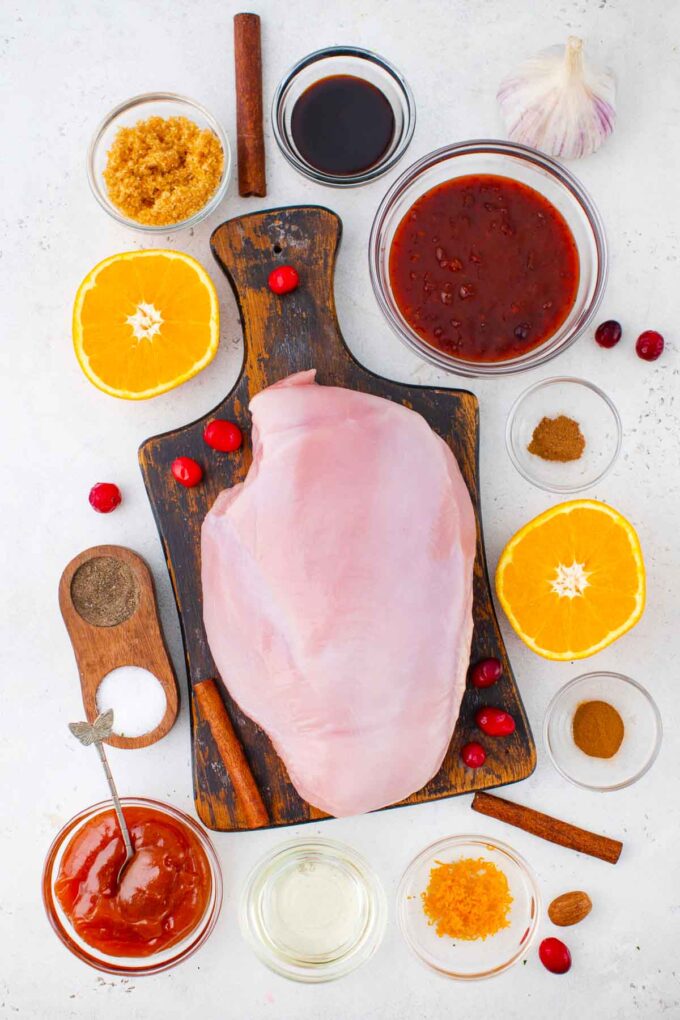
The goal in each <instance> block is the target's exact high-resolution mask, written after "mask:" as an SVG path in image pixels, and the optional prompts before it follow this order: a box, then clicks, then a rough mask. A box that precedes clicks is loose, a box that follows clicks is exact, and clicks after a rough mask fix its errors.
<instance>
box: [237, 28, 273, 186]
mask: <svg viewBox="0 0 680 1020" xmlns="http://www.w3.org/2000/svg"><path fill="white" fill-rule="evenodd" d="M234 61H235V65H236V141H237V151H238V193H239V195H242V196H244V197H247V196H248V195H257V196H258V197H259V198H262V197H264V196H265V195H266V194H267V180H266V177H265V167H264V133H263V129H262V48H261V44H260V18H259V16H258V15H257V14H235V15H234Z"/></svg>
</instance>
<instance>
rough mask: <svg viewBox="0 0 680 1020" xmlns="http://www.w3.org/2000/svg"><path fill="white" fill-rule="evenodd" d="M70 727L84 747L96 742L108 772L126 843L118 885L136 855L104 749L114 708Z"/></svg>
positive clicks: (111, 726)
mask: <svg viewBox="0 0 680 1020" xmlns="http://www.w3.org/2000/svg"><path fill="white" fill-rule="evenodd" d="M68 728H69V729H70V731H71V733H72V734H73V736H74V737H76V739H77V740H79V741H80V743H81V744H82V745H83V746H84V747H89V746H90V744H94V746H95V747H96V748H97V754H98V755H99V758H100V760H101V763H102V765H103V766H104V772H105V773H106V779H107V782H108V784H109V789H110V791H111V797H112V798H113V806H114V809H115V812H116V818H117V819H118V825H119V826H120V831H121V835H122V837H123V843H124V844H125V860H124V861H123V863H122V864H121V866H120V870H119V872H118V878H117V880H116V882H117V885H120V882H121V879H122V877H123V872H124V871H125V869H126V868H127V866H128V864H129V863H130V861H131V860H132V858H133V857H134V855H135V851H134V847H133V846H132V840H131V839H130V830H129V829H128V827H127V822H126V821H125V815H124V814H123V809H122V807H121V805H120V799H119V797H118V791H117V789H116V784H115V783H114V781H113V775H112V774H111V769H110V767H109V763H108V760H107V758H106V752H105V751H104V747H103V741H104V740H106V738H107V737H110V736H111V733H112V732H113V709H112V708H109V709H108V711H106V712H102V713H101V714H100V715H98V716H97V718H96V719H95V721H94V722H93V723H89V722H75V723H69V724H68Z"/></svg>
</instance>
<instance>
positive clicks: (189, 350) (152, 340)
mask: <svg viewBox="0 0 680 1020" xmlns="http://www.w3.org/2000/svg"><path fill="white" fill-rule="evenodd" d="M219 339H220V322H219V302H218V300H217V293H216V291H215V287H214V285H213V282H212V280H211V279H210V277H209V276H208V274H207V273H206V271H205V269H204V268H203V266H202V265H201V264H200V263H199V262H197V261H196V259H194V258H191V256H190V255H185V254H184V253H183V252H178V251H166V250H163V249H153V248H152V249H148V250H146V251H133V252H123V253H122V254H120V255H112V256H111V257H110V258H108V259H104V261H103V262H100V263H99V264H98V265H96V266H95V267H94V269H92V270H91V272H90V273H88V275H87V276H86V277H85V279H84V280H83V282H82V283H81V285H80V287H79V288H78V293H77V294H76V300H75V304H74V307H73V344H74V347H75V352H76V357H77V358H78V362H79V364H80V367H81V368H82V370H83V372H84V373H85V375H86V376H87V378H88V379H89V380H90V382H92V383H94V385H95V386H97V387H98V388H99V389H100V390H103V391H104V392H105V393H109V394H111V396H113V397H121V398H123V399H126V400H145V399H147V398H148V397H155V396H158V394H159V393H165V392H166V391H167V390H171V389H173V388H174V387H175V386H179V385H180V383H183V382H186V381H187V379H191V378H192V376H194V375H196V374H197V373H198V372H200V371H201V369H203V368H205V366H206V365H207V364H209V363H210V362H211V361H212V359H213V358H214V357H215V354H216V352H217V347H218V344H219Z"/></svg>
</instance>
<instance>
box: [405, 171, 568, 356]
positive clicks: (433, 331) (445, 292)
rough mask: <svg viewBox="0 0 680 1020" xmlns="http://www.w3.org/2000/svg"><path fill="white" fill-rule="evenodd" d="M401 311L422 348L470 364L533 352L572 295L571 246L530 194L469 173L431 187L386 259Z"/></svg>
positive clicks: (558, 221)
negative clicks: (422, 342) (423, 345)
mask: <svg viewBox="0 0 680 1020" xmlns="http://www.w3.org/2000/svg"><path fill="white" fill-rule="evenodd" d="M389 273H390V282H391V285H392V292H393V294H394V299H395V301H396V303H397V306H398V308H399V310H400V311H401V314H402V315H403V316H404V318H405V319H406V321H407V322H408V323H409V325H410V326H411V328H412V329H413V330H414V331H415V332H416V333H417V334H418V336H420V337H421V338H422V339H423V340H424V341H425V342H426V343H428V344H430V346H432V347H436V348H437V349H438V350H440V351H444V352H445V353H446V354H450V355H452V356H453V357H455V358H462V359H464V360H466V361H478V362H498V361H507V360H509V359H510V358H516V357H518V356H520V355H522V354H525V353H526V352H527V351H530V350H532V349H533V348H535V347H538V346H539V345H540V344H542V343H543V342H544V341H545V340H547V339H548V338H549V337H550V336H552V335H553V334H554V333H555V332H556V330H558V329H559V327H560V326H561V325H562V323H563V322H564V320H565V319H566V318H567V316H568V314H569V312H570V310H571V308H572V306H573V304H574V301H575V299H576V294H577V291H578V283H579V258H578V251H577V248H576V243H575V241H574V238H573V236H572V233H571V231H570V229H569V227H568V226H567V223H566V221H565V219H564V217H563V216H562V214H561V213H559V212H558V211H557V209H555V207H554V206H553V205H552V204H551V203H550V202H549V201H548V200H547V199H546V198H544V197H543V195H541V194H539V193H538V192H537V191H534V189H533V188H529V187H527V185H525V184H520V183H519V182H518V181H513V180H511V179H510V178H508V177H497V176H495V175H492V174H475V175H470V176H468V177H457V178H455V179H453V180H451V181H446V182H445V183H444V184H440V185H438V186H437V187H436V188H432V190H431V191H428V192H426V193H425V194H424V195H422V196H421V197H420V198H419V199H418V200H417V201H416V202H415V203H414V204H413V205H412V206H411V208H410V209H409V211H408V212H407V214H406V216H405V217H404V219H403V220H402V221H401V223H400V224H399V226H398V227H397V230H396V232H395V235H394V240H393V241H392V247H391V249H390V259H389Z"/></svg>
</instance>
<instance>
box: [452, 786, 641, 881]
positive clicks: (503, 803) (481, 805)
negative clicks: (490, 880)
mask: <svg viewBox="0 0 680 1020" xmlns="http://www.w3.org/2000/svg"><path fill="white" fill-rule="evenodd" d="M472 810H473V811H479V813H480V814H481V815H487V817H488V818H497V819H498V821H500V822H507V823H508V825H514V826H516V828H518V829H524V831H525V832H530V833H532V834H533V835H534V836H540V837H541V839H547V840H548V841H549V842H550V843H557V844H559V846H565V847H567V848H568V849H569V850H577V851H578V852H579V853H582V854H590V856H591V857H599V858H600V860H603V861H608V863H609V864H616V862H617V861H618V859H619V857H620V856H621V851H622V849H623V843H620V842H619V840H618V839H609V837H608V836H598V835H597V833H595V832H589V831H588V830H587V829H579V828H578V827H577V826H576V825H570V824H569V822H562V821H560V820H559V818H552V817H551V816H550V815H544V814H543V813H542V812H541V811H534V809H533V808H528V807H523V806H522V805H521V804H513V803H512V802H511V801H509V800H503V798H502V797H495V796H494V795H493V794H491V793H476V794H475V795H474V798H473V800H472Z"/></svg>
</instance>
